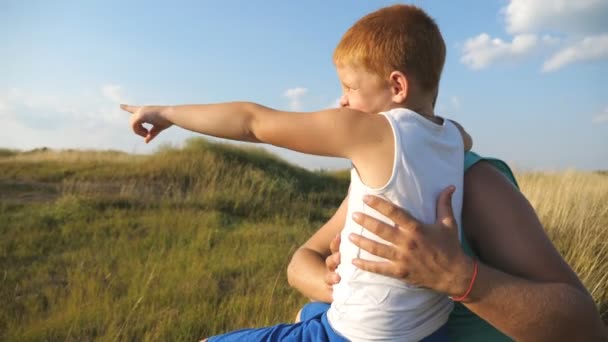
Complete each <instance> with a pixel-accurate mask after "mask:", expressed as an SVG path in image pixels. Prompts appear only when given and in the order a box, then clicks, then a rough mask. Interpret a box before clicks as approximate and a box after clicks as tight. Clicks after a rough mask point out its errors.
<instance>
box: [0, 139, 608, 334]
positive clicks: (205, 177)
mask: <svg viewBox="0 0 608 342" xmlns="http://www.w3.org/2000/svg"><path fill="white" fill-rule="evenodd" d="M557 177H558V179H557V181H559V180H560V179H561V178H559V175H558V176H557ZM568 177H570V176H568ZM581 177H582V178H581V179H582V180H581V179H572V182H575V183H576V187H573V188H572V189H571V190H567V191H566V190H564V187H563V186H560V189H561V190H560V191H562V193H560V194H559V195H557V194H549V195H548V197H547V196H543V193H542V192H540V191H541V190H542V189H544V188H545V187H547V186H552V185H550V184H549V183H547V184H544V183H543V182H555V181H556V179H555V176H545V175H524V176H523V177H521V179H520V181H521V182H522V187H523V188H524V192H525V191H528V195H529V197H530V198H531V201H532V203H533V204H534V205H535V207H536V208H537V210H539V215H540V216H541V219H543V223H546V226H547V227H548V228H547V229H548V233H549V235H550V237H551V238H552V239H553V240H554V243H555V244H556V245H557V246H558V249H559V250H560V251H561V252H562V253H563V254H564V255H565V258H566V260H567V261H568V262H569V263H570V264H571V265H573V267H574V268H575V270H576V271H577V272H578V273H579V275H580V276H581V279H583V281H584V282H585V285H586V286H587V287H588V288H589V289H590V291H591V292H592V294H593V296H594V298H595V300H596V302H597V304H598V307H601V310H602V311H605V310H607V309H608V306H607V303H608V286H607V285H606V277H605V275H606V274H608V265H607V263H606V260H607V259H606V258H607V257H608V247H607V246H606V244H605V243H604V242H603V241H607V240H608V233H606V230H605V229H603V228H605V227H606V222H608V207H606V205H605V203H608V199H607V198H605V196H606V194H608V191H604V189H605V187H606V186H608V177H607V176H606V175H601V174H589V175H581ZM585 177H586V178H585ZM595 177H598V178H595ZM586 180H588V183H589V184H588V185H585V184H586V183H585V182H587V181H586ZM551 184H552V183H551ZM347 187H348V173H346V172H314V173H313V172H308V171H306V170H304V169H301V168H298V167H296V166H293V165H290V164H287V163H285V162H284V161H282V160H280V159H278V158H277V157H276V156H273V155H271V154H269V153H267V152H265V151H263V150H260V149H251V148H249V149H243V148H237V147H234V146H231V145H222V144H211V143H209V142H207V141H205V140H202V139H193V140H190V141H189V142H188V143H187V144H186V146H185V147H184V148H181V149H176V148H172V147H167V146H165V147H163V148H161V149H160V150H159V151H158V152H157V153H155V154H153V155H149V156H141V155H139V156H137V155H129V154H124V153H120V152H115V151H105V152H103V151H52V150H48V149H47V150H37V151H29V152H19V151H12V152H11V151H9V152H5V150H0V236H1V237H2V238H1V239H0V284H1V286H0V303H1V305H0V340H1V341H89V340H100V341H116V340H118V341H196V340H197V339H200V338H202V337H204V336H208V335H211V334H216V333H220V332H224V331H227V330H232V329H237V328H242V327H256V326H262V325H268V324H274V323H277V322H288V321H291V320H292V319H293V317H294V315H295V313H296V311H297V308H298V307H299V306H301V305H302V304H303V303H304V302H305V301H306V300H305V299H304V298H302V297H301V296H300V295H299V294H298V293H297V292H296V291H294V290H293V289H291V288H289V286H288V284H287V279H286V272H285V270H286V267H287V263H288V261H289V258H290V256H291V254H292V253H293V252H294V251H295V249H296V248H297V247H298V246H299V245H300V244H302V243H303V242H304V241H305V240H306V239H307V238H308V237H309V236H310V235H311V234H312V233H313V232H314V231H315V230H316V229H317V228H318V227H319V226H320V225H321V224H322V223H323V222H324V221H325V220H326V219H328V218H329V217H330V215H331V214H332V213H333V210H334V209H335V208H336V207H337V206H338V205H339V203H340V201H341V199H342V198H343V197H344V195H345V193H346V191H347ZM536 191H538V192H539V193H538V194H537V193H536ZM563 191H566V192H567V195H568V196H573V197H572V199H571V201H566V202H564V203H561V202H558V201H557V200H556V198H558V197H559V198H561V199H562V200H563V199H564V198H566V199H568V198H569V197H568V196H566V195H564V193H563ZM581 193H583V194H582V195H580V194H581ZM545 195H546V194H545ZM579 196H581V197H584V201H582V200H580V199H579ZM547 198H550V200H549V201H547ZM604 200H605V201H604ZM585 201H586V202H585ZM547 203H548V204H550V205H547ZM566 207H567V208H568V209H569V210H574V211H576V212H577V213H579V212H580V214H578V215H581V216H580V217H581V218H585V220H586V221H585V224H584V226H583V225H582V224H581V225H580V227H579V226H574V228H575V229H570V230H569V229H568V227H573V225H572V222H571V221H568V220H574V219H576V220H578V219H579V218H578V217H575V218H568V217H571V216H572V215H571V214H568V212H566V214H564V210H565V209H564V208H566ZM585 210H587V211H585ZM559 213H561V214H562V215H563V217H562V216H559V217H558V216H557V214H559ZM591 218H593V220H592V219H591ZM589 234H592V235H593V241H598V242H597V243H591V244H590V243H589V239H590V236H591V235H589ZM583 249H585V250H588V249H591V251H590V252H588V253H587V252H582V250H583ZM579 250H580V251H579ZM575 251H579V252H575ZM606 316H607V315H606V314H604V317H606Z"/></svg>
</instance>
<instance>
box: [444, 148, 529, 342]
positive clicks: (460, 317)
mask: <svg viewBox="0 0 608 342" xmlns="http://www.w3.org/2000/svg"><path fill="white" fill-rule="evenodd" d="M480 161H485V162H488V163H490V164H492V165H493V166H494V167H496V169H498V171H500V172H501V173H502V174H503V175H504V176H505V177H507V178H508V179H509V181H510V182H511V183H513V185H514V186H515V187H518V185H517V181H516V180H515V176H514V175H513V172H511V169H510V168H509V166H508V165H507V164H506V163H505V162H503V161H502V160H499V159H494V158H484V157H481V156H479V155H478V154H477V153H475V152H467V153H466V154H465V158H464V170H465V172H466V171H467V170H468V169H469V168H470V167H471V166H473V165H475V164H477V163H478V162H480ZM462 248H463V249H464V251H465V253H467V255H470V256H477V255H476V253H475V252H474V251H473V250H472V249H471V247H470V245H469V243H468V241H467V240H466V238H464V237H463V238H462ZM447 324H448V330H449V334H450V341H454V342H458V341H463V342H464V341H466V342H494V341H497V342H501V341H512V339H511V338H509V337H508V336H506V335H504V334H503V333H501V332H500V331H498V330H497V329H496V328H494V327H493V326H491V325H490V324H488V323H487V322H486V321H484V320H483V319H481V318H480V317H479V316H477V315H475V314H474V313H472V312H471V311H470V310H469V309H467V308H466V307H465V306H464V305H462V304H460V303H454V310H453V311H452V313H451V314H450V318H449V319H448V323H447Z"/></svg>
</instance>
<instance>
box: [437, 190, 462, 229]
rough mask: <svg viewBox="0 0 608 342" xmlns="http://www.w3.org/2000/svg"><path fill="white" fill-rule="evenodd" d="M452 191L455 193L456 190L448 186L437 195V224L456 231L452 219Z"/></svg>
mask: <svg viewBox="0 0 608 342" xmlns="http://www.w3.org/2000/svg"><path fill="white" fill-rule="evenodd" d="M454 191H456V188H455V187H454V186H449V187H447V188H445V189H444V190H443V191H442V192H441V194H439V199H437V222H438V223H441V224H443V225H445V226H447V227H450V228H454V229H456V228H458V227H457V225H456V219H455V218H454V211H453V210H452V195H453V194H454Z"/></svg>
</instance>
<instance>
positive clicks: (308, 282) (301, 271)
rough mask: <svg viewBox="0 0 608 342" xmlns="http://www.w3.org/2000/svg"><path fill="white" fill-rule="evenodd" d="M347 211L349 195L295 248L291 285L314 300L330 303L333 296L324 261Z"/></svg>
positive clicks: (291, 266) (290, 272)
mask: <svg viewBox="0 0 608 342" xmlns="http://www.w3.org/2000/svg"><path fill="white" fill-rule="evenodd" d="M347 211H348V196H346V198H345V199H344V201H343V202H342V204H341V205H340V207H339V208H338V210H336V212H335V213H334V216H333V217H332V218H331V219H329V221H327V222H326V223H325V224H324V225H323V226H322V227H321V228H320V229H319V230H318V231H317V232H316V233H315V234H314V235H313V236H312V237H310V239H308V241H306V242H305V243H304V244H303V245H302V246H301V247H300V248H298V250H296V252H295V253H294V254H293V256H292V258H291V261H290V263H289V266H288V267H287V280H288V281H289V285H291V286H292V287H294V288H295V289H297V290H298V291H300V293H302V294H303V295H304V296H306V297H308V298H310V299H311V300H313V301H321V302H326V303H331V302H332V300H333V298H332V287H331V286H329V285H328V283H327V282H326V281H325V279H326V277H327V276H328V268H327V267H326V264H325V262H326V258H327V257H328V256H329V255H331V250H330V243H332V241H334V239H335V237H336V236H337V235H338V234H340V232H341V231H342V228H343V227H344V222H345V220H346V212H347ZM338 257H339V256H338Z"/></svg>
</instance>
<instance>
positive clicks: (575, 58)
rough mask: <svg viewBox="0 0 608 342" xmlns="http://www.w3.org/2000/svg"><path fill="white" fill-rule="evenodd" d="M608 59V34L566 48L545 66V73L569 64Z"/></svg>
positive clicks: (588, 38) (587, 38) (589, 38)
mask: <svg viewBox="0 0 608 342" xmlns="http://www.w3.org/2000/svg"><path fill="white" fill-rule="evenodd" d="M603 58H608V33H604V34H600V35H596V36H590V37H586V38H584V39H582V40H581V41H579V42H576V43H574V44H572V45H570V46H568V47H565V48H563V49H561V50H560V51H558V52H557V53H555V54H554V55H553V56H552V57H551V58H549V59H548V60H547V61H545V63H544V64H543V69H542V70H543V71H545V72H549V71H555V70H558V69H560V68H562V67H564V66H566V65H568V64H572V63H576V62H583V61H591V60H599V59H603Z"/></svg>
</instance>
